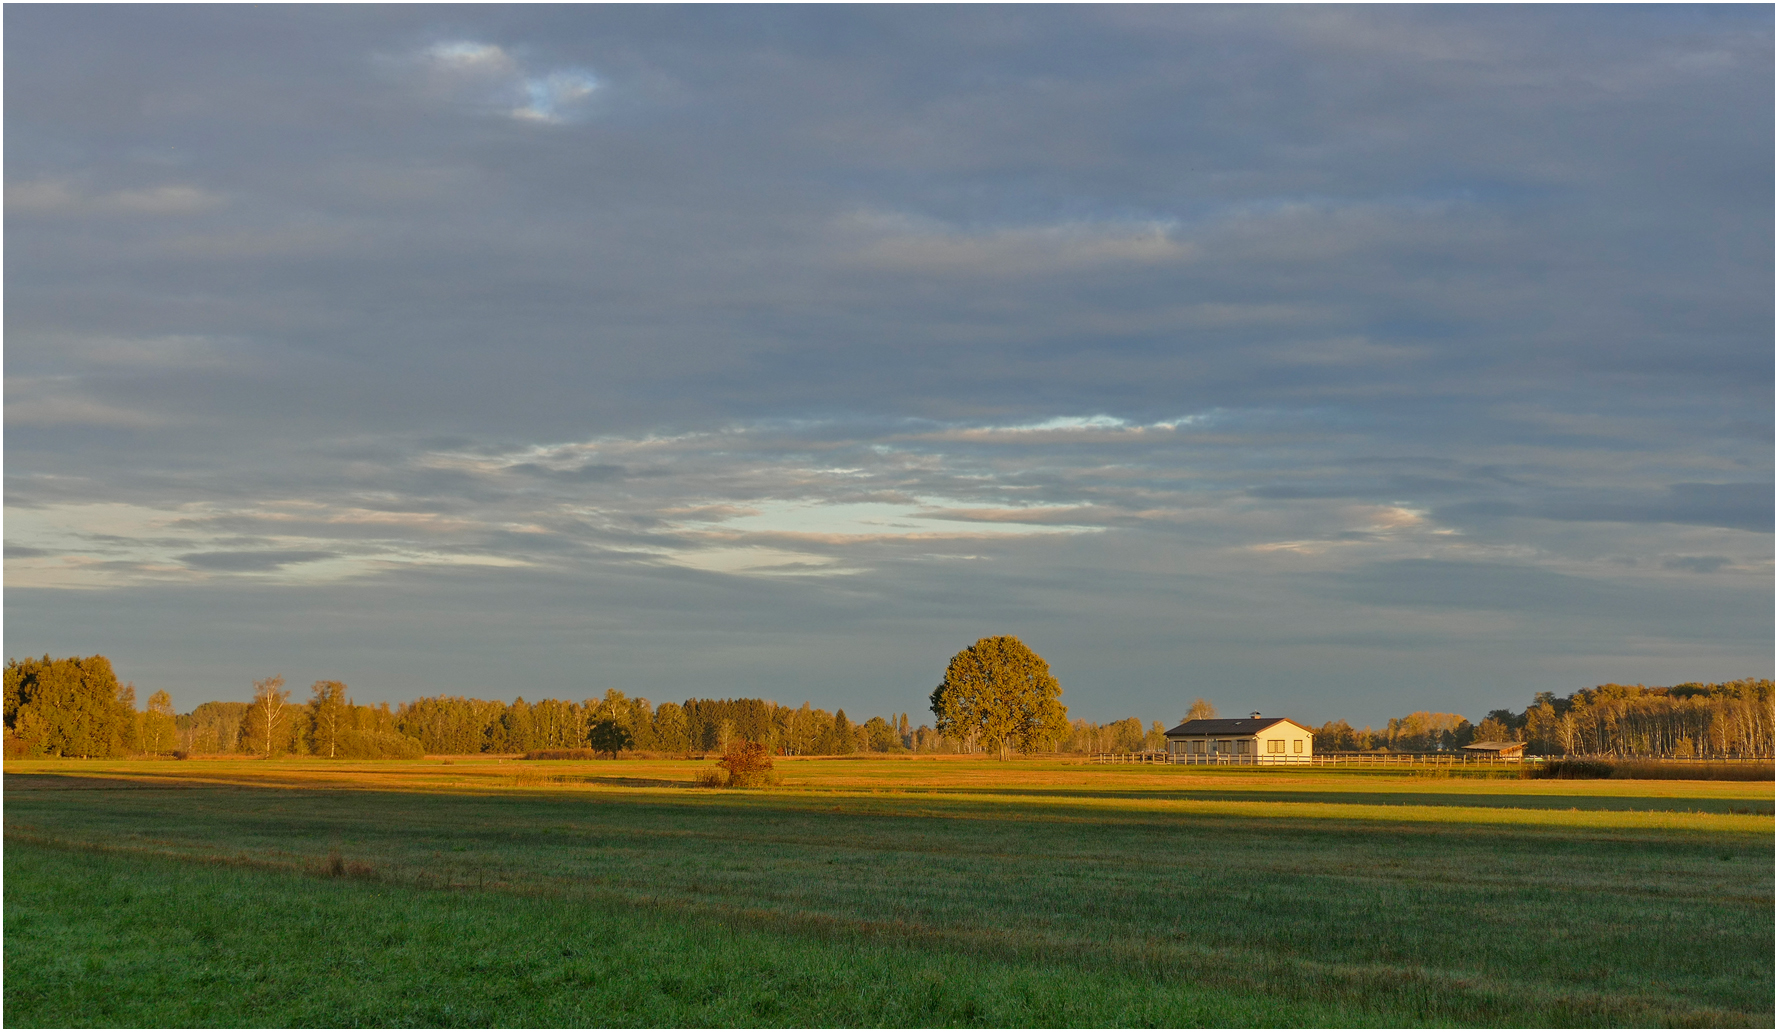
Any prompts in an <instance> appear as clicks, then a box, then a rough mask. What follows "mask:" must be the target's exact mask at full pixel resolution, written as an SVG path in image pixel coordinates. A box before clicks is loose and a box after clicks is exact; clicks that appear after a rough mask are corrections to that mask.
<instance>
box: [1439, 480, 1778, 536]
mask: <svg viewBox="0 0 1778 1032" xmlns="http://www.w3.org/2000/svg"><path fill="white" fill-rule="evenodd" d="M1772 491H1773V486H1772V485H1771V484H1757V483H1755V484H1673V485H1670V486H1668V487H1667V488H1666V489H1665V490H1661V491H1654V490H1646V491H1624V490H1617V491H1610V490H1593V491H1574V490H1565V489H1560V488H1550V489H1548V490H1547V492H1546V496H1545V497H1544V498H1542V499H1539V500H1536V501H1531V502H1524V501H1516V500H1507V499H1492V500H1479V501H1471V502H1465V503H1459V504H1457V505H1452V506H1449V507H1448V508H1445V509H1442V510H1440V511H1441V513H1442V514H1444V515H1447V516H1449V517H1451V518H1456V519H1461V518H1462V517H1464V516H1466V515H1475V516H1488V517H1500V516H1530V517H1535V518H1539V519H1550V520H1586V521H1595V520H1597V521H1609V522H1617V523H1678V524H1689V525H1693V526H1702V527H1727V528H1730V529H1734V530H1747V531H1753V532H1755V533H1769V532H1771V530H1772V518H1773V509H1772V498H1773V495H1772Z"/></svg>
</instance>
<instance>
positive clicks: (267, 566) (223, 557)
mask: <svg viewBox="0 0 1778 1032" xmlns="http://www.w3.org/2000/svg"><path fill="white" fill-rule="evenodd" d="M337 557H338V553H337V552H303V551H291V552H190V553H187V554H185V555H181V556H176V557H175V558H177V559H178V560H179V561H180V562H182V563H184V564H185V565H187V566H190V567H193V568H194V569H199V570H221V571H224V572H227V573H259V572H262V571H269V570H277V569H281V568H283V567H285V566H291V565H294V564H296V563H312V562H315V561H317V560H320V559H334V558H337Z"/></svg>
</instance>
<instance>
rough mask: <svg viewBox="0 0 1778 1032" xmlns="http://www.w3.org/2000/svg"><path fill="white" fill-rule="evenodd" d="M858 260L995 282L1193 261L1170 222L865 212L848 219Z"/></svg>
mask: <svg viewBox="0 0 1778 1032" xmlns="http://www.w3.org/2000/svg"><path fill="white" fill-rule="evenodd" d="M836 228H837V229H838V230H839V232H841V233H842V234H843V235H844V236H846V237H848V238H850V239H851V240H852V241H853V243H852V244H851V254H852V260H853V261H855V262H857V263H859V264H862V265H866V266H871V267H875V268H879V269H884V270H894V271H906V272H931V273H945V274H964V275H980V276H995V275H1006V274H1030V273H1045V272H1059V271H1066V270H1070V269H1080V268H1087V267H1092V266H1100V265H1120V264H1133V265H1146V264H1154V263H1165V262H1177V261H1184V260H1188V259H1189V258H1191V257H1192V256H1193V255H1194V253H1195V251H1194V249H1193V248H1192V247H1191V245H1189V244H1187V243H1184V242H1182V241H1180V240H1178V239H1176V237H1175V230H1176V227H1175V226H1174V224H1172V223H1170V222H1165V221H1148V222H1102V221H1101V222H1084V221H1082V222H1061V223H1053V224H1049V225H1037V226H1003V227H989V228H980V229H975V228H964V227H960V226H952V225H946V224H944V223H942V222H938V221H937V220H933V219H927V218H917V217H914V216H910V215H896V214H881V213H873V212H861V213H856V214H853V215H850V216H848V217H846V218H845V219H843V220H841V221H840V222H839V223H838V225H837V227H836Z"/></svg>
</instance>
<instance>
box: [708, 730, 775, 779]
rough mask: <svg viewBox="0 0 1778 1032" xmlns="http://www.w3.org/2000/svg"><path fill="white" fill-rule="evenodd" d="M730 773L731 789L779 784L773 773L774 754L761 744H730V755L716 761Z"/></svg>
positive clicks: (744, 742) (742, 742)
mask: <svg viewBox="0 0 1778 1032" xmlns="http://www.w3.org/2000/svg"><path fill="white" fill-rule="evenodd" d="M716 765H717V766H718V767H720V768H722V769H723V770H724V771H726V772H727V773H728V783H729V787H731V788H763V787H765V786H766V785H775V784H777V783H778V776H777V774H775V773H774V772H773V771H772V754H771V752H770V751H769V750H767V749H766V747H765V745H764V744H762V743H760V742H746V741H737V742H731V743H729V747H728V753H727V754H726V755H724V756H723V758H722V759H720V760H717V761H716Z"/></svg>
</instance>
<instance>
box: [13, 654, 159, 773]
mask: <svg viewBox="0 0 1778 1032" xmlns="http://www.w3.org/2000/svg"><path fill="white" fill-rule="evenodd" d="M6 728H7V730H8V731H9V732H10V733H11V735H12V736H16V737H17V738H18V739H19V740H20V742H21V743H23V744H25V745H26V746H27V748H28V750H29V751H34V752H40V753H48V754H50V755H52V756H120V755H123V754H124V753H126V752H128V751H129V750H130V749H131V748H133V747H134V745H135V738H136V693H135V689H134V688H133V687H126V686H123V685H119V684H118V683H117V675H116V674H115V673H113V672H112V670H111V661H110V660H108V659H106V658H105V657H104V656H87V657H85V658H84V659H83V658H81V657H79V656H74V657H70V658H68V659H51V658H49V657H48V656H44V657H43V658H42V659H41V660H37V659H25V660H22V661H21V660H10V661H8V662H7V664H6Z"/></svg>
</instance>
